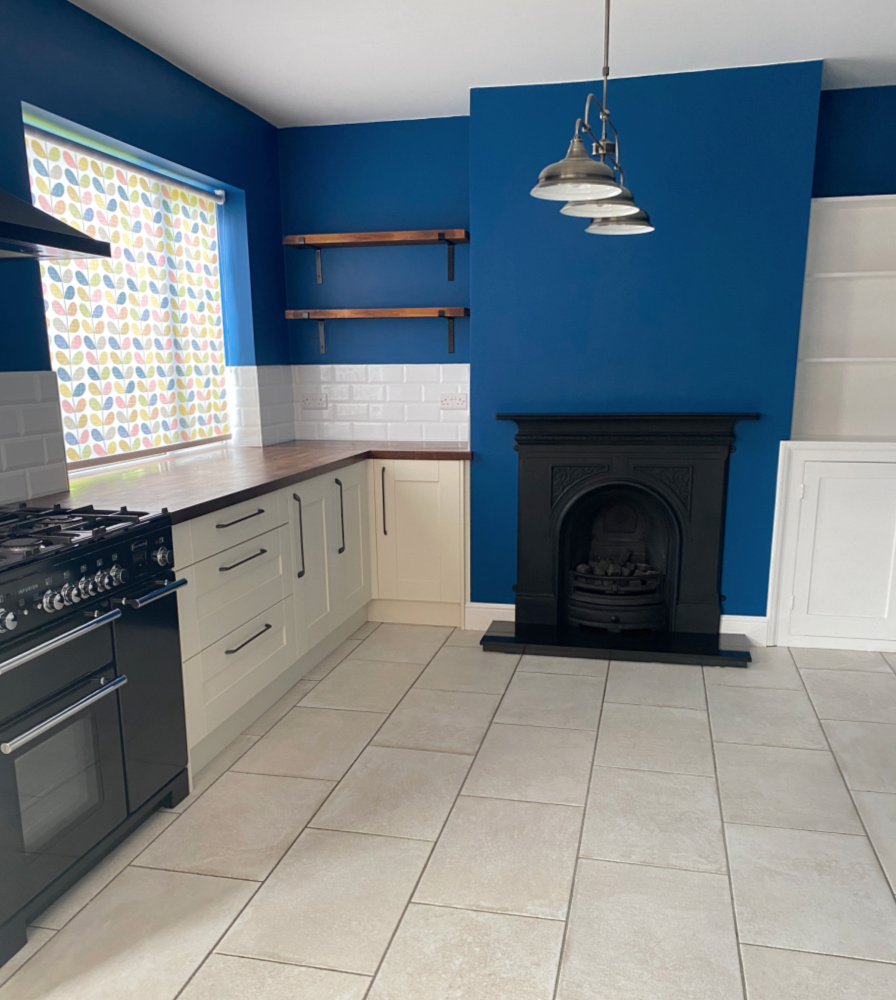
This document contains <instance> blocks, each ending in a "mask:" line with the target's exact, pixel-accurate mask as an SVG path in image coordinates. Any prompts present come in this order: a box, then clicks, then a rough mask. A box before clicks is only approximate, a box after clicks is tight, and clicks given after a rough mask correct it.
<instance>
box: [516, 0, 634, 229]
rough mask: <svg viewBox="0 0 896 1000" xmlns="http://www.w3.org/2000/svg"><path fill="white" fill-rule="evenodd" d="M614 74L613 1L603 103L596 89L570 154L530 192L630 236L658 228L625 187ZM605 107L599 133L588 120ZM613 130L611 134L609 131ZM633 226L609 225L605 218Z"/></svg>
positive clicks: (607, 21)
mask: <svg viewBox="0 0 896 1000" xmlns="http://www.w3.org/2000/svg"><path fill="white" fill-rule="evenodd" d="M609 77H610V0H605V5H604V65H603V83H604V86H603V102H601V101H599V100H598V99H597V97H596V96H595V95H594V94H589V95H588V97H587V98H586V100H585V113H584V115H583V117H582V118H577V119H576V124H575V129H574V131H573V137H572V141H571V142H570V144H569V149H568V151H567V153H566V156H565V157H564V158H563V159H562V160H559V161H558V162H557V163H551V164H549V165H548V166H546V167H545V168H544V170H542V171H541V173H540V174H539V175H538V182H537V183H536V185H535V187H534V188H532V190H531V191H530V194H531V195H532V197H533V198H541V199H544V200H546V201H563V202H566V204H565V205H564V206H563V208H561V209H560V211H561V212H562V213H563V214H564V215H571V216H581V217H584V218H590V219H591V220H592V223H591V225H589V226H588V227H587V229H586V230H585V232H587V233H599V234H607V235H608V234H610V233H613V234H614V235H619V236H621V235H629V234H633V233H649V232H653V230H654V227H653V226H652V225H651V224H650V219H649V217H648V216H647V213H646V212H643V211H642V210H641V209H640V208H638V206H637V205H636V204H635V201H634V198H633V197H632V193H631V191H629V190H628V188H627V187H625V175H624V174H623V172H622V166H621V164H620V160H619V133H618V132H617V131H616V126H615V125H614V124H613V122H612V120H611V119H610V112H609V110H608V109H607V83H608V81H609ZM592 104H595V105H597V107H598V108H599V110H600V120H601V128H600V135H599V136H598V135H596V134H595V132H594V131H593V130H592V128H591V125H590V123H589V120H588V116H589V113H590V111H591V105H592ZM608 130H609V132H611V133H612V138H610V137H609V135H608ZM583 135H588V136H590V137H591V139H592V140H593V145H592V149H591V155H590V156H589V154H588V152H587V151H586V149H585V143H584V142H583V140H582V136H583ZM629 220H631V224H629V225H612V226H606V225H603V223H605V222H607V223H609V222H611V221H612V222H614V223H622V222H623V221H626V222H627V221H629Z"/></svg>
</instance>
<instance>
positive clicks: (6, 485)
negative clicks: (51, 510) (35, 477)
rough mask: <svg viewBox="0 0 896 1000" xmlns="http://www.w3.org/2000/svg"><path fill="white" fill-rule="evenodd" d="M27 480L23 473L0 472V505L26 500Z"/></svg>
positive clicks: (27, 494)
mask: <svg viewBox="0 0 896 1000" xmlns="http://www.w3.org/2000/svg"><path fill="white" fill-rule="evenodd" d="M29 496H31V494H30V493H29V492H28V479H27V477H26V475H25V473H24V472H0V503H13V502H14V501H16V500H27V499H28V497H29Z"/></svg>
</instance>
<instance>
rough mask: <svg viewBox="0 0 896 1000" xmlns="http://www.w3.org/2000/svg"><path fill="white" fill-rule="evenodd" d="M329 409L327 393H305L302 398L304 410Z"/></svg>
mask: <svg viewBox="0 0 896 1000" xmlns="http://www.w3.org/2000/svg"><path fill="white" fill-rule="evenodd" d="M326 408H327V396H326V393H323V392H320V393H305V394H304V395H303V396H302V409H303V410H325V409H326Z"/></svg>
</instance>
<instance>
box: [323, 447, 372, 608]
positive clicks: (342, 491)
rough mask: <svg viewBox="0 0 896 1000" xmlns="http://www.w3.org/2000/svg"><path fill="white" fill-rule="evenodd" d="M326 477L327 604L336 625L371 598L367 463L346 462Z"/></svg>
mask: <svg viewBox="0 0 896 1000" xmlns="http://www.w3.org/2000/svg"><path fill="white" fill-rule="evenodd" d="M328 479H329V482H330V484H331V485H330V486H329V487H328V489H329V490H330V496H331V500H332V508H333V509H332V515H331V522H330V523H331V525H332V530H331V538H332V542H331V549H330V553H329V560H330V606H331V607H332V608H333V611H334V619H335V620H334V622H333V627H334V628H335V626H336V625H339V624H341V623H342V622H343V621H345V619H346V618H348V617H349V616H350V615H352V614H354V613H355V612H356V611H357V610H359V609H360V608H362V607H363V606H364V605H365V604H366V603H367V602H368V601H369V600H370V597H371V590H372V588H371V582H370V518H369V514H368V506H367V505H368V502H369V496H368V489H367V463H366V462H358V463H356V464H355V465H349V466H347V467H346V468H344V469H340V470H339V472H337V473H335V474H334V475H333V476H331V477H328Z"/></svg>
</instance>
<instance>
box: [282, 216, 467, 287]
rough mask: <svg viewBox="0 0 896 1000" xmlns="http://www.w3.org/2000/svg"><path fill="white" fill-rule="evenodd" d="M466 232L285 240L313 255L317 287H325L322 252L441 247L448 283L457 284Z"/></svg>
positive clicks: (424, 231)
mask: <svg viewBox="0 0 896 1000" xmlns="http://www.w3.org/2000/svg"><path fill="white" fill-rule="evenodd" d="M469 242H470V234H469V233H468V232H467V230H466V229H395V230H390V231H388V232H383V233H301V234H299V235H297V236H284V237H283V243H284V245H285V246H288V247H299V248H300V249H301V248H302V247H305V248H307V249H309V250H313V251H314V257H315V265H316V267H317V283H318V284H319V285H321V284H323V280H324V277H323V269H322V267H321V259H320V256H321V255H320V252H321V250H323V249H324V247H326V248H327V249H331V248H333V249H336V248H338V247H419V246H428V245H433V244H438V243H442V244H444V245H445V246H446V247H447V248H448V280H449V281H454V246H455V244H456V243H469Z"/></svg>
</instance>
